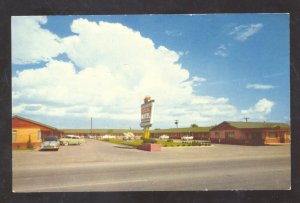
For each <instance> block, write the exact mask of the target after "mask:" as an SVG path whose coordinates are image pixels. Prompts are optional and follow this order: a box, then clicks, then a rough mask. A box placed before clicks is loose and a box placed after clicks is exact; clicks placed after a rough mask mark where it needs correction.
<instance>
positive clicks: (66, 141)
mask: <svg viewBox="0 0 300 203" xmlns="http://www.w3.org/2000/svg"><path fill="white" fill-rule="evenodd" d="M59 142H60V144H61V145H64V146H67V145H81V144H82V143H84V139H81V138H80V137H79V136H77V135H66V136H64V137H62V138H60V139H59Z"/></svg>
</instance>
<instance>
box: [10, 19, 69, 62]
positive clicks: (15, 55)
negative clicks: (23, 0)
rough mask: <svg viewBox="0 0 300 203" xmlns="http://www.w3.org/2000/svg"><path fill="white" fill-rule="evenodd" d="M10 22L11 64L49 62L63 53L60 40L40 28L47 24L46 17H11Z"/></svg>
mask: <svg viewBox="0 0 300 203" xmlns="http://www.w3.org/2000/svg"><path fill="white" fill-rule="evenodd" d="M11 20H12V21H11V22H12V23H11V31H12V34H11V37H12V63H13V64H30V63H38V62H41V61H49V60H50V59H51V58H52V57H55V56H57V55H59V54H60V53H62V52H63V47H62V45H61V39H60V38H59V37H58V36H57V35H56V34H54V33H51V32H50V31H49V30H47V29H43V28H41V25H43V24H46V23H47V17H44V16H13V17H12V19H11Z"/></svg>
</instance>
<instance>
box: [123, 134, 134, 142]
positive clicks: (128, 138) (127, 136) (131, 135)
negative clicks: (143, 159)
mask: <svg viewBox="0 0 300 203" xmlns="http://www.w3.org/2000/svg"><path fill="white" fill-rule="evenodd" d="M123 135H124V137H123V140H125V141H129V140H134V134H133V133H132V132H127V133H123Z"/></svg>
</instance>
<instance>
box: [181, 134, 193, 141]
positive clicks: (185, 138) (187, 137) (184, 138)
mask: <svg viewBox="0 0 300 203" xmlns="http://www.w3.org/2000/svg"><path fill="white" fill-rule="evenodd" d="M193 139H194V137H193V136H188V135H186V136H182V137H181V140H183V141H189V140H193Z"/></svg>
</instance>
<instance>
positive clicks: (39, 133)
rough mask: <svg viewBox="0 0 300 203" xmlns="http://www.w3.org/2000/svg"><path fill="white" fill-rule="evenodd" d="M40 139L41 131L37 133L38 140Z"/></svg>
mask: <svg viewBox="0 0 300 203" xmlns="http://www.w3.org/2000/svg"><path fill="white" fill-rule="evenodd" d="M41 139H42V133H41V131H39V132H38V140H41Z"/></svg>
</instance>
